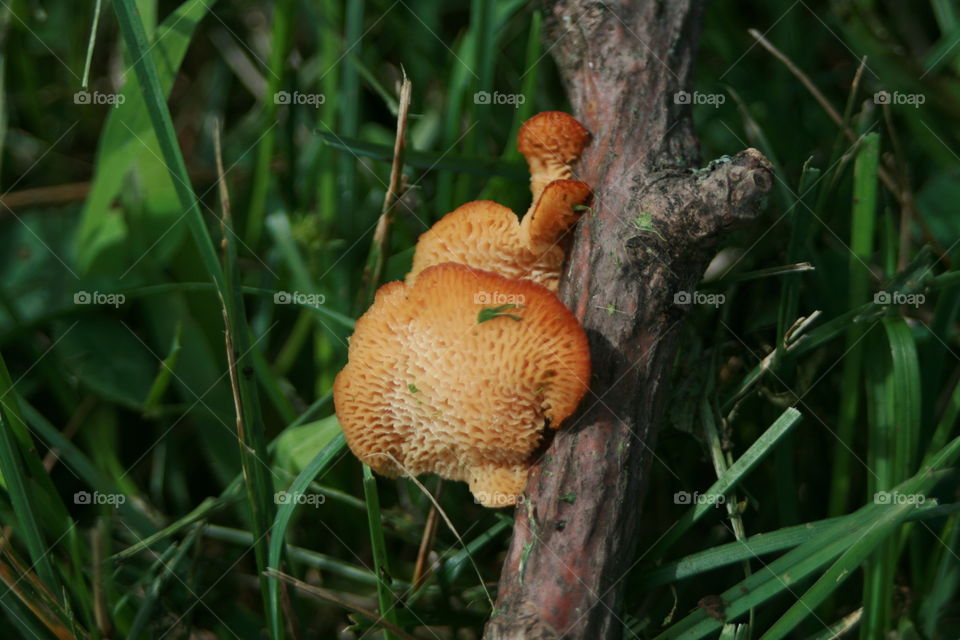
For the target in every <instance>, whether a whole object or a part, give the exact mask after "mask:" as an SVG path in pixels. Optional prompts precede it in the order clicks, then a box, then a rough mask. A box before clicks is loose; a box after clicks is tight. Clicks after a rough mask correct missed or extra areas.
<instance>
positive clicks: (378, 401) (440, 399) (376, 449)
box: [333, 111, 590, 507]
mask: <svg viewBox="0 0 960 640" xmlns="http://www.w3.org/2000/svg"><path fill="white" fill-rule="evenodd" d="M588 141H589V134H588V132H587V131H586V129H585V128H584V127H583V126H582V125H581V124H580V123H579V122H577V121H576V120H575V119H574V118H572V117H571V116H569V115H567V114H565V113H560V112H556V111H549V112H545V113H541V114H538V115H536V116H534V117H533V118H531V119H530V120H528V121H527V122H526V123H524V125H523V127H522V128H521V129H520V133H519V136H518V147H519V149H520V152H521V153H522V154H523V155H524V156H525V157H526V159H527V163H528V165H529V167H530V176H531V177H530V189H531V191H532V193H533V204H532V205H531V206H530V209H529V210H528V211H527V213H526V215H525V216H524V218H523V220H522V221H518V219H517V216H516V215H515V214H514V213H513V211H511V210H510V209H508V208H506V207H503V206H501V205H499V204H496V203H494V202H489V201H478V202H470V203H468V204H465V205H463V206H461V207H459V208H457V209H456V210H455V211H453V212H451V213H449V214H447V215H446V216H444V217H443V219H441V220H440V221H439V222H437V223H436V224H435V225H434V226H433V227H432V228H431V229H429V230H428V231H426V232H425V233H424V234H423V235H421V236H420V239H419V241H418V242H417V246H416V249H415V253H414V258H413V268H412V270H411V271H410V273H409V274H408V275H407V277H406V280H405V281H404V282H390V283H387V284H385V285H383V286H382V287H380V288H379V289H378V290H377V293H376V297H375V299H374V302H373V305H371V307H370V309H368V310H367V312H366V313H365V314H364V315H363V316H362V317H361V318H360V319H359V320H357V324H356V328H355V330H354V334H353V337H352V338H351V340H350V348H349V354H348V363H347V365H346V366H345V367H344V368H343V370H342V371H341V372H340V373H339V375H337V379H336V381H335V383H334V387H333V394H334V404H335V407H336V413H337V418H338V419H339V421H340V425H341V426H342V428H343V432H344V435H345V437H346V440H347V444H348V446H349V447H350V449H351V451H353V453H354V454H355V455H356V456H357V457H358V458H359V459H360V460H362V461H363V462H364V463H366V464H367V465H369V466H370V467H371V468H372V469H373V470H374V471H376V472H378V473H380V474H382V475H385V476H389V477H396V476H399V475H401V474H404V473H408V474H411V475H419V474H422V473H436V474H437V475H440V476H442V477H444V478H448V479H451V480H460V481H466V482H467V483H468V484H469V487H470V491H471V492H472V493H473V495H474V498H475V499H476V501H477V502H478V503H480V504H483V505H484V506H488V507H504V506H510V505H513V504H515V503H516V501H517V499H518V497H519V495H520V494H521V493H522V492H523V489H524V486H525V485H526V478H527V470H528V468H529V466H530V464H531V456H532V455H533V453H534V452H535V451H536V449H537V447H538V446H539V445H540V443H541V441H542V438H543V435H544V432H545V431H546V429H547V428H554V429H555V428H557V427H559V426H560V424H561V423H562V422H563V421H564V420H565V419H566V418H567V417H568V416H570V414H572V413H573V411H574V410H575V409H576V407H577V405H578V404H579V402H580V400H581V399H582V397H583V395H584V394H585V393H586V391H587V385H588V381H589V378H590V354H589V350H588V345H587V338H586V335H585V334H584V332H583V328H582V327H581V326H580V324H579V322H578V321H577V319H576V317H575V316H574V315H573V313H571V312H570V310H569V309H567V308H566V306H564V304H563V303H562V302H561V301H560V299H559V298H557V296H556V293H555V292H556V290H557V286H558V283H559V277H560V269H561V267H562V265H563V260H564V249H563V240H564V237H565V235H566V233H567V232H568V231H569V230H570V228H571V227H572V225H573V224H574V223H575V222H576V220H577V219H578V218H579V216H580V214H581V211H582V210H583V208H584V207H583V205H584V204H585V203H586V202H587V201H588V199H589V198H590V189H589V187H588V186H587V185H586V184H584V183H583V182H579V181H577V180H572V179H571V173H572V171H571V165H572V164H573V163H574V162H575V161H576V160H577V158H578V157H579V156H580V153H581V151H582V150H583V148H584V146H585V145H586V144H587V142H588Z"/></svg>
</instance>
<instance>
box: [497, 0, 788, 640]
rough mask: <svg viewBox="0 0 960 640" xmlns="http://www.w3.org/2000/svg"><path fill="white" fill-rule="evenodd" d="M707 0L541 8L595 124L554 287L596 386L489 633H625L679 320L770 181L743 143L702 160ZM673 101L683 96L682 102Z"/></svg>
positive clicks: (551, 459)
mask: <svg viewBox="0 0 960 640" xmlns="http://www.w3.org/2000/svg"><path fill="white" fill-rule="evenodd" d="M701 13H702V3H701V2H699V1H697V0H635V1H633V2H630V1H621V2H616V1H611V2H602V3H601V2H588V1H585V0H555V1H552V2H547V4H546V16H547V22H546V24H547V36H548V46H552V49H551V53H552V54H553V56H554V57H555V59H556V61H557V64H558V66H559V68H560V72H561V74H562V76H563V79H564V82H565V84H566V87H567V90H568V92H569V95H570V99H571V102H572V104H573V106H574V112H575V115H576V117H577V118H578V119H579V120H580V121H581V122H583V123H584V124H585V125H586V126H587V128H588V129H590V131H591V132H592V133H593V142H592V144H591V146H590V147H589V148H588V150H587V152H586V154H585V155H584V157H583V158H582V159H581V161H580V164H579V166H578V167H577V170H576V173H577V178H578V179H581V180H584V181H586V182H587V183H589V184H590V185H592V186H593V188H594V190H595V193H596V196H595V202H594V206H593V210H592V212H591V213H588V214H586V215H585V216H584V218H583V219H582V220H581V221H580V223H579V225H578V227H577V231H576V233H575V237H574V242H573V246H572V248H571V252H570V256H569V259H568V264H567V268H566V271H565V273H564V278H563V281H562V283H561V287H560V295H561V297H562V298H563V300H564V302H566V303H567V305H568V306H569V307H570V308H571V309H573V310H574V311H575V313H576V314H577V316H578V318H579V319H580V321H581V322H582V324H583V326H584V328H585V329H586V331H587V334H588V336H589V338H590V348H591V353H592V358H593V371H594V373H593V377H592V379H591V391H590V393H589V394H588V395H587V397H586V398H585V399H584V401H583V403H582V404H581V407H580V410H579V411H578V413H577V414H576V415H575V416H574V417H573V418H571V419H570V420H569V421H568V422H567V423H566V424H565V426H564V427H563V428H562V429H561V430H560V431H559V432H558V433H557V435H556V437H555V439H554V441H553V442H552V443H551V445H550V446H549V448H548V449H547V450H546V453H545V454H544V455H543V456H542V457H541V459H540V460H539V462H538V463H537V464H536V465H535V466H534V467H533V469H532V470H531V472H530V479H529V482H528V484H527V489H526V496H525V502H524V503H523V504H522V505H520V506H518V508H517V510H516V522H515V527H514V534H513V540H512V542H511V545H510V548H509V551H508V554H507V558H506V561H505V563H504V567H503V572H502V575H501V578H500V586H499V592H498V600H497V607H496V611H495V612H494V615H493V617H492V618H491V620H490V622H489V623H488V625H487V629H486V635H485V637H486V638H488V639H493V640H502V639H511V640H512V639H515V638H544V639H545V638H585V639H589V640H595V639H600V638H619V637H620V636H621V634H622V628H623V623H622V620H621V618H622V612H621V604H622V600H623V592H622V586H623V582H622V578H623V577H624V575H625V574H626V572H627V571H628V569H629V568H630V566H631V565H632V563H633V560H634V552H635V549H634V539H635V537H636V532H637V530H638V523H639V516H640V510H641V503H642V497H643V492H644V488H645V484H646V477H647V471H648V468H649V463H650V461H651V459H652V458H651V455H650V454H651V453H652V450H653V446H654V441H655V433H654V428H655V426H656V424H657V421H658V418H659V417H660V415H661V413H662V409H663V404H664V400H665V395H666V384H667V382H668V378H669V374H670V369H671V363H672V361H673V358H674V354H675V351H676V347H677V336H678V331H677V323H678V322H680V321H681V320H682V318H683V317H684V315H685V313H686V311H687V310H688V309H689V304H678V303H675V294H677V293H678V292H683V291H687V292H692V291H694V290H695V287H696V284H697V282H698V280H699V279H700V277H701V276H702V274H703V271H704V269H705V267H706V264H707V261H708V260H709V258H710V257H711V255H712V253H711V249H712V248H713V247H715V245H716V243H717V240H718V239H719V238H720V237H721V236H722V235H723V234H724V232H725V231H728V230H729V229H731V228H733V227H734V226H736V225H738V224H742V223H744V222H746V221H749V220H751V219H753V218H754V217H755V216H756V215H757V214H758V213H759V211H760V209H761V208H762V206H763V201H764V198H765V194H766V193H767V191H768V190H769V189H770V186H771V183H772V179H773V176H772V173H771V169H770V165H769V164H768V163H767V161H766V159H764V158H763V156H762V155H761V154H760V153H759V152H757V151H755V150H753V149H748V150H746V151H743V152H741V153H739V154H737V155H736V156H734V157H732V158H727V157H725V158H722V159H720V160H717V161H714V162H712V163H711V164H710V165H709V166H707V167H706V168H704V169H690V167H695V166H698V165H697V162H698V150H697V141H696V138H695V137H694V134H693V127H692V121H691V108H690V106H689V104H678V103H677V102H678V101H676V100H675V99H674V95H675V93H676V92H678V91H682V90H686V91H692V89H691V65H692V62H693V59H694V54H695V44H696V41H697V38H698V35H699V27H700V18H701ZM681 102H682V101H681Z"/></svg>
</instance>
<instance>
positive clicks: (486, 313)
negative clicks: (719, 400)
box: [477, 304, 523, 324]
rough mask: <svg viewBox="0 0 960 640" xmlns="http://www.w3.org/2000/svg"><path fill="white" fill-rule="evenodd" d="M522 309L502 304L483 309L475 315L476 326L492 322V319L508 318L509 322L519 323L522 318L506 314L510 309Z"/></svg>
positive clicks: (514, 305) (513, 305)
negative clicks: (488, 321)
mask: <svg viewBox="0 0 960 640" xmlns="http://www.w3.org/2000/svg"><path fill="white" fill-rule="evenodd" d="M522 308H523V305H519V304H502V305H500V306H499V307H484V308H483V309H480V313H478V314H477V324H480V323H482V322H486V321H487V320H493V319H494V318H510V319H511V320H516V321H517V322H520V321H521V320H523V318H521V317H520V316H518V315H516V314H513V313H506V312H507V311H510V310H512V309H522Z"/></svg>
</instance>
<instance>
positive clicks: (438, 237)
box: [407, 111, 590, 291]
mask: <svg viewBox="0 0 960 640" xmlns="http://www.w3.org/2000/svg"><path fill="white" fill-rule="evenodd" d="M589 140H590V134H589V133H588V132H587V130H586V129H585V128H584V127H583V125H581V124H580V123H579V122H577V121H576V119H574V118H573V117H572V116H570V115H567V114H566V113H562V112H560V111H546V112H543V113H539V114H537V115H535V116H534V117H532V118H530V119H529V120H527V121H526V122H525V123H523V126H522V127H521V128H520V133H519V134H518V136H517V147H518V148H519V150H520V153H522V154H523V155H524V156H525V157H526V159H527V164H528V165H529V167H530V191H531V192H532V194H533V203H532V204H531V206H530V209H529V210H528V211H527V214H526V215H525V216H524V217H523V221H522V222H520V221H518V220H517V216H516V215H515V214H514V213H513V211H511V210H510V209H508V208H507V207H504V206H502V205H499V204H497V203H495V202H490V201H487V200H480V201H476V202H469V203H467V204H465V205H463V206H461V207H459V208H457V209H456V210H454V211H452V212H451V213H448V214H447V215H446V216H444V217H443V218H442V219H441V220H440V221H439V222H437V223H436V224H435V225H433V227H431V228H430V229H429V230H428V231H426V232H425V233H424V234H422V235H421V236H420V239H419V241H418V242H417V247H416V251H415V252H414V256H413V268H412V269H411V271H410V273H409V274H407V283H412V282H413V281H414V280H416V278H417V276H418V275H419V274H420V273H421V272H422V271H423V270H424V269H426V268H428V267H431V266H433V265H437V264H442V263H444V262H456V263H458V264H466V265H469V266H471V267H476V268H478V269H484V270H487V271H493V272H494V273H499V274H501V275H504V276H507V277H510V278H522V279H527V280H533V281H534V282H537V283H539V284H542V285H543V286H545V287H547V288H548V289H550V290H551V291H556V290H557V286H558V284H559V280H560V269H561V267H562V266H563V260H564V249H563V247H562V242H561V241H562V239H563V237H564V235H565V234H566V232H567V231H568V230H569V229H570V227H571V226H573V224H574V223H575V222H576V221H577V220H578V219H579V217H580V213H581V208H580V206H581V205H583V204H584V203H585V202H587V200H588V199H589V198H590V187H588V186H587V185H586V184H585V183H583V182H580V181H578V180H571V179H570V178H571V176H572V173H573V169H572V166H571V165H572V164H573V163H574V162H576V160H577V158H579V157H580V153H581V152H582V151H583V148H584V147H585V146H586V144H587V143H588V142H589Z"/></svg>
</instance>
